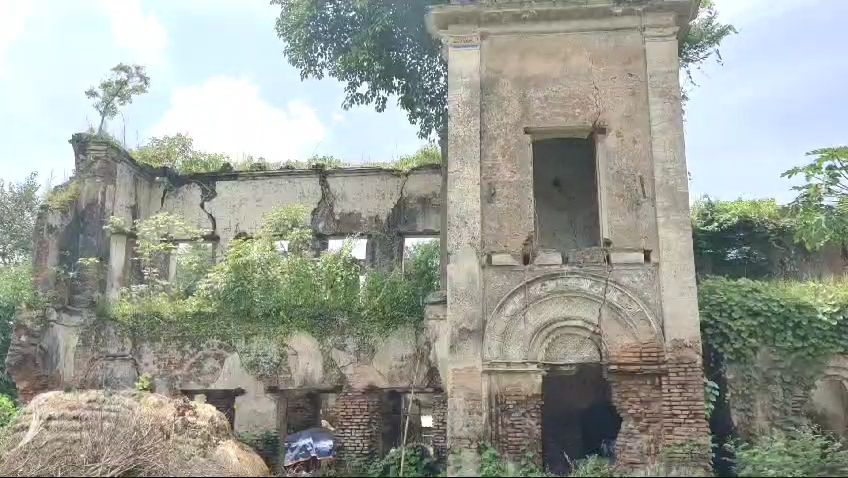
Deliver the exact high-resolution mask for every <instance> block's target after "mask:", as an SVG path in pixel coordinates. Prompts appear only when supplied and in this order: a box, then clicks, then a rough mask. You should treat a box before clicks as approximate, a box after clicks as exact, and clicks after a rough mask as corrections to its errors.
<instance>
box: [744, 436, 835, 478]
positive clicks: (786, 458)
mask: <svg viewBox="0 0 848 478" xmlns="http://www.w3.org/2000/svg"><path fill="white" fill-rule="evenodd" d="M731 448H732V450H733V451H734V452H735V454H736V466H735V468H736V473H737V475H738V476H743V477H744V476H848V450H845V449H844V448H843V444H842V443H841V442H840V440H838V439H836V438H834V437H831V436H829V435H824V434H822V433H820V432H819V431H818V430H816V429H814V428H811V427H801V428H799V429H797V430H792V431H788V432H786V431H781V430H773V431H771V432H769V433H768V434H765V435H761V436H759V437H756V438H755V439H754V440H753V442H752V443H750V444H743V445H739V446H731Z"/></svg>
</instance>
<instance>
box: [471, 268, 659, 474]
mask: <svg viewBox="0 0 848 478" xmlns="http://www.w3.org/2000/svg"><path fill="white" fill-rule="evenodd" d="M664 345H665V342H664V339H663V337H662V331H661V328H660V327H659V325H658V323H657V320H656V318H655V316H654V314H653V313H652V311H651V309H650V308H649V307H648V306H646V305H645V304H644V303H643V302H642V301H641V300H640V299H639V298H638V296H637V295H636V294H634V293H633V292H631V291H630V290H629V289H628V288H627V287H625V286H623V285H621V284H618V283H616V282H615V281H614V280H611V279H610V278H609V277H607V276H603V277H602V276H598V275H593V274H590V273H584V272H568V273H557V274H551V275H546V276H541V277H536V278H532V279H530V280H528V281H526V282H525V283H523V284H521V285H520V286H518V287H516V288H515V289H513V291H511V292H510V293H508V294H506V296H505V297H504V298H503V299H502V300H501V301H500V303H499V304H498V305H497V307H495V309H494V311H493V313H492V315H491V317H490V318H489V320H487V323H486V330H485V335H484V347H483V359H484V360H483V367H484V372H485V373H486V374H487V376H488V377H489V378H488V381H487V383H486V391H485V393H486V395H487V396H488V397H489V398H488V404H489V407H490V414H489V423H490V424H491V432H492V441H493V442H494V443H496V445H497V446H498V448H499V450H500V451H501V453H504V454H505V455H506V456H507V457H508V458H510V459H512V460H515V459H518V460H521V459H523V458H524V457H526V456H527V454H526V452H527V451H531V452H532V453H533V454H534V456H536V457H538V459H537V462H538V464H540V465H541V464H544V465H546V467H547V468H548V469H549V470H550V471H552V472H554V473H557V474H564V473H568V472H569V471H570V468H571V464H572V463H573V462H574V461H576V460H578V459H580V458H584V457H586V456H589V455H603V456H607V457H608V458H614V459H615V460H616V462H622V463H623V464H625V465H627V466H632V465H637V464H640V463H646V462H647V461H648V460H649V459H650V458H651V456H652V455H653V454H654V453H655V449H654V448H655V447H654V448H652V446H653V445H654V444H656V443H659V442H658V441H657V440H659V439H661V435H662V427H663V421H662V420H663V408H664V407H665V406H666V404H665V403H664V396H663V381H662V378H661V374H662V370H663V367H662V366H661V362H662V361H663V360H664V357H665V352H664Z"/></svg>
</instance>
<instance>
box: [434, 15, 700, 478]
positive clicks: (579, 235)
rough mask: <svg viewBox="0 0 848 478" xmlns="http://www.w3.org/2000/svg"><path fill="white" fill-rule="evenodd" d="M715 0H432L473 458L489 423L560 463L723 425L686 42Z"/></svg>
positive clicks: (462, 397)
mask: <svg viewBox="0 0 848 478" xmlns="http://www.w3.org/2000/svg"><path fill="white" fill-rule="evenodd" d="M697 4H698V2H697V1H696V0H560V1H549V2H545V1H535V2H529V1H528V2H505V1H498V0H480V1H452V2H451V4H450V5H444V6H440V7H435V8H434V9H433V10H432V12H431V14H430V16H429V18H428V26H429V28H430V30H431V32H432V33H433V34H435V35H438V36H439V37H440V38H441V39H442V41H443V43H444V45H445V55H446V58H447V63H448V112H449V136H448V145H449V146H448V166H447V190H446V192H445V197H446V200H447V234H446V235H447V250H448V266H447V269H448V271H447V286H446V287H447V307H446V314H445V316H444V319H443V320H442V323H441V324H440V325H439V326H438V327H437V328H438V330H440V333H439V338H438V344H437V347H436V350H437V355H438V361H439V369H440V372H441V375H442V381H443V383H444V387H445V391H446V393H447V395H448V419H447V420H448V442H449V447H450V448H451V449H453V450H457V451H464V452H466V453H465V455H466V456H465V457H464V461H465V463H466V464H467V463H473V462H474V453H473V450H474V449H475V447H476V446H477V444H478V442H480V441H481V440H487V441H492V442H493V443H494V444H495V445H496V446H497V447H498V448H499V449H500V450H501V451H502V452H503V453H505V454H506V455H508V456H511V457H513V458H518V456H519V455H522V454H523V453H524V452H527V451H529V452H534V453H535V456H538V457H539V459H540V461H544V462H545V464H546V465H547V466H548V467H549V468H552V469H555V470H556V469H561V468H564V467H567V466H568V465H567V463H564V462H563V460H562V459H561V458H559V457H561V456H562V453H563V452H564V453H566V454H568V456H569V458H571V459H574V458H579V457H580V456H583V455H586V454H589V453H593V452H599V451H601V452H603V451H604V450H607V449H608V448H609V447H610V446H612V447H614V449H615V455H616V460H617V462H618V463H619V464H622V465H632V466H638V465H639V464H643V463H645V462H646V460H649V459H650V457H651V456H652V455H656V454H657V453H658V452H659V450H660V449H661V448H663V447H664V446H668V445H671V444H679V443H681V442H687V443H688V442H692V441H693V440H694V441H695V442H698V443H699V444H700V445H703V444H704V440H705V439H707V437H708V428H707V424H706V420H705V417H704V405H703V371H702V363H701V339H700V330H699V319H698V307H697V294H696V286H695V267H694V258H693V250H692V233H691V225H690V219H689V194H688V185H687V173H686V157H685V148H684V140H683V117H682V107H681V92H680V81H679V76H680V75H679V73H680V72H679V60H678V48H679V39H680V37H681V35H682V34H683V32H684V30H685V28H686V26H687V24H688V22H689V20H690V19H691V18H692V16H693V15H694V14H695V12H696V11H697ZM683 448H684V447H679V449H683ZM685 448H686V449H688V450H690V452H691V450H692V449H693V448H692V447H685ZM705 456H706V455H703V456H701V455H699V457H698V458H697V459H694V460H693V457H692V456H687V457H686V460H687V461H688V462H690V463H692V462H697V461H698V460H700V459H702V458H703V457H705ZM542 457H543V458H542ZM463 469H465V470H473V466H464V468H463Z"/></svg>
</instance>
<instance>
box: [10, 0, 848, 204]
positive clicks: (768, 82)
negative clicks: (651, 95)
mask: <svg viewBox="0 0 848 478" xmlns="http://www.w3.org/2000/svg"><path fill="white" fill-rule="evenodd" d="M716 3H717V4H718V7H719V9H720V11H721V12H722V15H723V16H724V18H725V20H727V21H730V22H732V23H733V24H735V25H736V26H737V27H738V28H739V30H740V32H739V34H738V35H736V36H734V37H732V38H729V39H728V40H727V41H726V43H725V45H724V47H723V49H722V52H723V56H724V66H719V65H716V64H712V63H710V64H708V65H706V66H705V68H704V71H703V73H699V74H697V75H696V80H697V82H698V83H699V85H700V86H698V87H697V88H695V89H694V90H693V91H692V93H691V98H692V99H691V101H690V103H689V104H688V106H687V124H686V129H687V154H688V161H689V169H690V172H691V174H692V178H693V179H692V183H691V189H692V195H693V196H698V195H701V194H710V195H712V196H714V197H718V198H721V199H734V198H736V197H740V196H742V197H749V198H750V197H776V198H778V199H779V200H781V201H786V200H789V199H791V197H792V193H791V191H790V190H789V187H790V183H789V182H788V181H786V180H784V179H781V178H780V173H781V172H782V171H784V170H786V169H788V168H790V167H792V166H794V165H796V164H800V163H802V162H803V161H804V160H805V157H804V153H805V152H807V151H809V150H812V149H815V148H818V147H826V146H835V145H839V144H844V143H846V142H848V141H847V140H846V135H848V115H846V114H845V112H846V111H848V89H847V88H845V87H844V86H843V85H844V83H845V80H844V79H845V78H846V77H848V75H847V74H846V73H848V62H845V61H842V60H840V59H841V58H844V51H843V46H844V45H845V44H848V29H845V28H844V27H843V26H842V25H841V19H842V18H845V17H846V16H848V2H843V1H841V0H717V1H716ZM813 7H815V8H813ZM276 15H277V7H273V6H270V5H268V4H267V2H266V1H265V0H74V1H73V2H69V1H66V0H0V144H2V145H3V147H2V150H1V152H0V165H2V166H3V167H2V169H0V177H2V178H4V179H11V180H19V179H21V178H23V177H25V176H26V175H27V174H28V173H29V172H30V171H33V170H35V171H38V172H39V174H40V177H41V179H42V180H44V179H46V178H47V177H48V176H50V175H51V173H52V176H53V184H56V183H57V182H60V181H62V180H63V179H64V177H66V176H67V175H68V174H70V173H71V168H72V167H73V155H72V153H71V149H70V146H69V145H68V143H67V140H68V139H69V138H70V136H71V134H72V133H73V132H75V131H81V130H84V129H85V128H86V127H87V126H88V125H89V124H96V123H97V118H96V113H94V112H93V110H91V108H90V106H89V104H88V101H87V100H86V99H85V97H84V96H83V94H82V92H83V91H84V90H85V89H86V88H87V87H89V86H90V85H94V84H96V83H98V82H99V80H100V79H101V78H102V77H103V76H104V75H105V74H106V73H107V71H108V69H109V68H110V67H112V66H114V65H115V64H116V63H118V62H125V63H136V62H137V63H141V64H145V65H147V66H148V70H149V73H150V76H151V78H152V85H151V89H150V93H148V94H147V95H145V96H143V97H140V98H138V99H137V100H136V101H135V103H134V104H133V105H131V106H129V107H128V108H126V109H125V110H124V112H123V113H124V115H123V118H122V117H120V116H119V117H118V118H117V119H116V120H115V121H113V122H112V123H111V125H110V130H111V131H112V132H113V133H114V134H116V135H117V136H118V137H125V139H126V141H127V143H129V145H131V146H132V145H134V144H136V143H137V142H138V141H139V140H142V141H143V140H144V139H145V138H146V137H149V136H150V135H159V134H166V133H175V132H178V131H184V132H188V133H189V134H191V135H192V136H193V137H194V138H195V143H196V145H197V146H199V147H200V148H203V149H207V150H210V151H223V152H228V153H230V154H232V155H234V156H238V155H239V154H253V155H256V156H264V157H266V158H268V159H272V160H283V159H293V158H303V157H306V156H310V155H312V154H331V155H334V156H337V157H340V158H343V159H346V160H349V161H365V160H371V161H385V160H389V159H392V158H396V157H397V156H399V155H402V154H406V153H409V152H412V151H414V150H415V149H416V148H417V147H418V146H420V145H421V141H420V140H419V139H418V138H417V137H416V134H415V133H416V128H415V127H414V126H411V125H409V124H408V122H407V120H406V116H405V114H404V113H403V112H401V111H399V110H398V109H397V108H390V109H389V110H388V111H386V112H384V113H376V112H374V111H373V110H372V109H370V108H368V107H361V108H357V109H354V110H350V111H343V110H342V109H341V107H340V105H341V101H342V98H343V94H342V85H341V84H339V83H337V82H335V81H334V80H331V79H325V80H321V81H316V80H310V81H305V82H302V81H301V80H300V77H299V74H298V72H297V71H296V70H295V69H294V68H292V67H290V66H289V65H288V64H287V62H286V60H285V58H284V56H283V54H282V50H283V44H282V42H281V41H280V40H279V39H278V38H277V37H276V35H275V32H274V19H275V17H276Z"/></svg>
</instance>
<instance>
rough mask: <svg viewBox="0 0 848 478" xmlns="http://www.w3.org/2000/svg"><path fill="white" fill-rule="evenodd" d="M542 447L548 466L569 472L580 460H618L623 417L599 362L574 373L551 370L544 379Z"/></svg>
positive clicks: (552, 470) (578, 369)
mask: <svg viewBox="0 0 848 478" xmlns="http://www.w3.org/2000/svg"><path fill="white" fill-rule="evenodd" d="M542 396H543V399H544V404H543V406H542V446H543V452H544V463H545V468H546V469H547V470H548V471H550V472H551V473H554V474H557V475H565V474H568V473H569V472H570V471H571V464H572V463H574V462H575V461H577V460H580V459H583V458H586V457H589V456H592V455H598V456H601V457H606V458H608V459H610V460H613V459H614V456H613V451H614V450H615V440H616V437H617V436H618V431H619V429H620V428H621V418H620V417H619V415H618V413H617V412H616V410H615V407H614V406H613V404H612V401H611V396H612V394H611V391H610V387H609V384H608V383H607V381H606V380H605V379H604V377H603V373H602V370H601V366H600V365H599V364H583V365H579V366H578V367H577V369H576V370H575V371H574V372H573V373H566V372H559V371H551V372H549V373H548V375H546V376H545V378H544V379H543V381H542Z"/></svg>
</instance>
